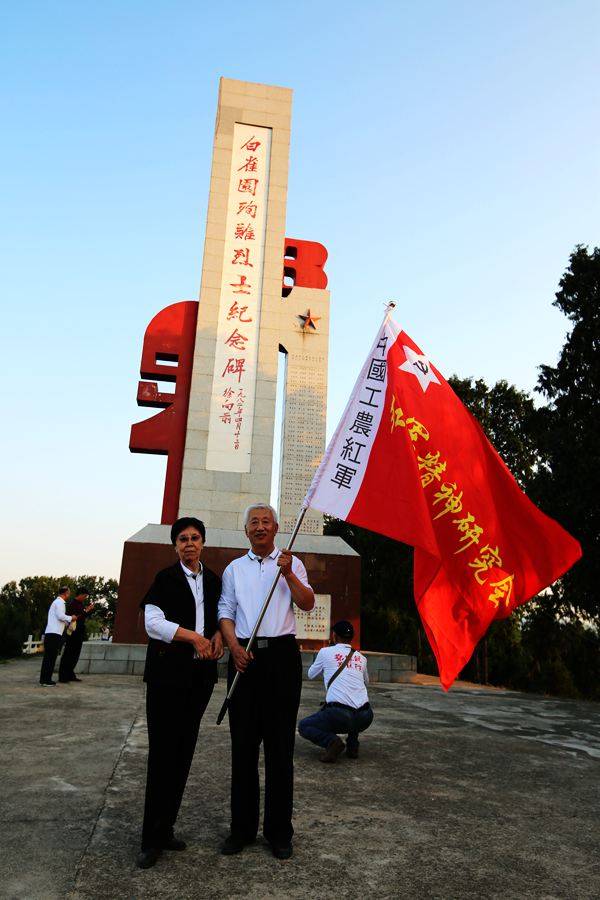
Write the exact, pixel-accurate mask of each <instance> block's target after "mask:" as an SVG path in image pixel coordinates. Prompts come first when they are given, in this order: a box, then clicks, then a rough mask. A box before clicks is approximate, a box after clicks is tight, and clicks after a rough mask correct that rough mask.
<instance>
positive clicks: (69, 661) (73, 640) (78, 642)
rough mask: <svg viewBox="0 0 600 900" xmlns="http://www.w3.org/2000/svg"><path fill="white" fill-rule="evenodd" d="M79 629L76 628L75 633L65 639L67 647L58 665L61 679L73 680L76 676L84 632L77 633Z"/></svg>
mask: <svg viewBox="0 0 600 900" xmlns="http://www.w3.org/2000/svg"><path fill="white" fill-rule="evenodd" d="M78 630H79V629H78V628H76V629H75V631H74V632H73V634H68V635H67V637H66V639H65V647H64V650H63V652H62V656H61V658H60V666H59V667H58V679H59V681H73V679H74V678H75V666H76V665H77V663H78V662H79V656H80V654H81V648H82V646H83V634H77V632H78Z"/></svg>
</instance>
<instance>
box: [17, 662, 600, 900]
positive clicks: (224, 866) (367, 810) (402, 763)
mask: <svg viewBox="0 0 600 900" xmlns="http://www.w3.org/2000/svg"><path fill="white" fill-rule="evenodd" d="M39 662H40V661H39V659H33V660H19V661H15V662H10V663H8V664H5V665H1V666H0V734H1V743H2V769H1V774H0V832H1V847H2V854H1V860H0V897H7V898H14V900H17V898H18V900H37V898H40V900H42V898H43V900H53V898H64V897H69V898H82V900H83V898H111V900H113V898H128V900H137V898H150V897H153V898H162V897H164V898H178V900H181V898H244V900H253V898H282V897H290V898H305V897H306V898H308V897H310V898H321V897H323V898H325V897H348V898H350V897H352V898H355V897H360V896H363V897H364V896H366V897H377V898H392V897H394V898H395V897H411V898H438V897H439V898H479V897H486V898H495V897H498V898H499V897H504V898H505V897H519V898H520V897H525V898H544V900H549V898H567V897H568V898H587V897H590V898H591V897H597V896H599V895H600V866H599V861H598V843H599V838H600V827H599V825H598V811H599V809H598V800H599V795H600V780H599V778H598V775H599V771H600V707H599V706H598V705H597V704H591V703H578V702H573V701H560V700H550V699H544V698H541V697H536V696H530V695H524V694H518V693H514V692H508V691H498V690H486V689H481V688H472V687H471V688H469V687H466V686H462V687H460V688H459V689H456V690H453V691H451V692H450V693H449V694H444V693H443V692H442V691H441V690H440V688H439V686H437V685H436V684H431V683H428V684H425V685H412V684H411V685H389V684H388V685H383V684H380V685H376V686H374V687H373V688H372V690H371V699H372V703H373V706H374V709H375V721H374V723H373V726H372V728H371V729H370V730H369V731H368V732H367V733H366V735H365V737H364V739H363V742H362V747H361V758H360V759H359V760H358V761H356V762H354V761H350V760H346V759H345V758H342V760H340V761H339V762H338V763H337V764H336V765H334V766H325V765H323V764H322V763H320V762H319V761H318V752H319V751H318V749H317V748H315V747H313V746H312V745H310V744H307V743H306V742H304V741H303V740H302V739H300V738H298V742H297V750H296V797H295V807H296V815H295V827H296V838H295V842H294V847H295V853H294V857H293V858H292V859H291V860H289V861H287V862H278V861H277V860H275V859H273V857H272V856H271V855H270V853H269V852H268V848H267V847H266V845H265V844H264V843H263V842H262V841H259V842H257V844H256V845H255V846H253V847H251V848H249V849H248V850H247V851H246V852H245V853H243V854H241V855H239V856H235V857H228V858H225V857H222V856H220V855H219V854H218V847H219V843H220V841H221V839H222V837H223V836H224V835H225V834H226V832H227V826H228V788H229V734H228V729H227V726H226V724H223V725H222V726H220V727H217V726H216V725H215V718H216V715H217V712H218V709H219V706H220V703H221V702H222V698H223V685H222V684H221V685H219V686H218V688H217V690H216V692H215V695H214V696H213V699H212V701H211V704H210V706H209V708H208V711H207V713H206V716H205V718H204V721H203V724H202V727H201V732H200V739H199V742H198V749H197V752H196V757H195V760H194V764H193V767H192V772H191V775H190V781H189V782H188V789H187V792H186V795H185V798H184V803H183V806H182V811H181V815H180V820H179V825H178V834H180V835H181V836H182V837H184V838H185V839H186V840H187V841H188V843H189V847H188V850H187V851H185V852H184V853H178V854H175V853H171V854H164V855H163V856H162V857H161V859H160V860H159V862H158V864H157V866H156V867H155V868H154V869H150V870H147V871H140V870H137V869H136V868H135V855H136V852H137V850H138V843H139V826H140V822H141V812H142V804H143V785H144V777H145V754H146V733H145V720H144V693H143V691H144V688H143V685H142V683H141V680H140V679H139V678H137V677H135V676H119V675H90V676H87V677H86V678H85V681H84V682H83V683H82V684H74V685H65V686H62V685H60V686H57V687H55V688H45V689H44V688H40V687H38V686H37V684H36V681H37V677H38V668H39ZM320 698H321V688H320V686H318V685H314V684H304V685H303V702H302V708H301V714H306V713H307V712H308V711H312V710H314V709H315V708H316V706H317V704H318V701H319V699H320Z"/></svg>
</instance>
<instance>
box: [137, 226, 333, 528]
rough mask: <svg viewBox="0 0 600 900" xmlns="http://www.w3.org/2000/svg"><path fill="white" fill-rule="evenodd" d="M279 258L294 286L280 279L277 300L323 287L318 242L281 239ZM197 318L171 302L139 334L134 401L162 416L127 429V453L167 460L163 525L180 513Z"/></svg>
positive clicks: (194, 307) (189, 306)
mask: <svg viewBox="0 0 600 900" xmlns="http://www.w3.org/2000/svg"><path fill="white" fill-rule="evenodd" d="M284 254H285V255H284V259H283V261H282V262H283V271H284V278H285V277H287V278H289V279H290V280H292V281H293V285H292V286H289V285H287V286H286V284H285V281H283V282H282V292H281V293H282V296H284V297H285V296H289V294H290V293H291V291H292V290H293V287H307V288H319V289H324V288H326V287H327V275H326V274H325V271H324V268H323V267H324V265H325V262H326V260H327V250H326V249H325V247H324V246H323V244H319V243H317V242H316V241H301V240H298V239H297V238H286V239H285V246H284ZM197 318H198V301H197V300H183V301H181V302H180V303H173V304H172V305H171V306H167V307H165V309H163V310H161V312H159V313H157V315H156V316H154V318H153V319H152V321H151V322H150V324H149V325H148V327H147V329H146V333H145V335H144V345H143V348H142V363H141V366H140V375H141V377H142V378H143V379H145V380H144V381H140V383H139V384H138V393H137V402H138V406H150V407H155V408H158V409H161V410H162V412H159V413H157V415H155V416H152V417H151V418H150V419H145V420H144V421H143V422H137V423H136V424H135V425H133V426H132V428H131V438H130V440H129V449H130V450H131V452H132V453H158V454H161V455H166V456H167V472H166V475H165V489H164V494H163V505H162V515H161V519H160V521H161V524H163V525H171V524H172V523H173V522H174V521H175V519H176V518H177V512H178V510H179V494H180V491H181V473H182V469H183V453H184V450H185V435H186V429H187V415H188V408H189V402H190V386H191V383H192V366H193V361H194V344H195V340H196V322H197ZM154 378H156V379H157V380H159V381H170V382H175V391H174V392H173V393H163V392H160V391H159V390H158V385H157V383H156V381H152V380H151V379H154Z"/></svg>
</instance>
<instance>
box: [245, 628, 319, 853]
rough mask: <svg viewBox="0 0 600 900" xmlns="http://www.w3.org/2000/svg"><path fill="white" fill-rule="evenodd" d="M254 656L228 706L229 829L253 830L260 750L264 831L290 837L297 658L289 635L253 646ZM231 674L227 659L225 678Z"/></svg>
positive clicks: (278, 839) (251, 833)
mask: <svg viewBox="0 0 600 900" xmlns="http://www.w3.org/2000/svg"><path fill="white" fill-rule="evenodd" d="M252 652H253V654H254V660H253V661H252V662H251V663H250V665H249V666H248V668H247V669H246V671H245V672H244V674H243V675H241V676H240V678H239V680H238V684H237V687H236V689H235V693H234V695H233V697H232V698H231V703H230V706H229V728H230V731H231V832H232V834H234V835H236V836H238V837H240V838H242V839H244V840H251V839H252V838H254V837H255V835H256V833H257V831H258V823H259V812H260V788H259V780H258V757H259V749H260V744H261V742H262V743H263V748H264V756H265V803H264V820H263V834H264V836H265V838H266V839H267V840H268V841H270V842H271V843H273V844H280V845H282V844H287V843H289V841H291V839H292V835H293V833H294V829H293V827H292V807H293V800H294V740H295V736H296V719H297V716H298V707H299V705H300V692H301V689H302V661H301V658H300V651H299V650H298V645H297V643H296V639H295V637H294V636H293V635H286V636H285V637H279V638H269V639H268V646H267V647H264V648H261V647H256V646H255V647H253V649H252ZM234 676H235V668H234V666H233V662H232V659H231V658H230V660H229V671H228V683H229V684H231V682H232V680H233V678H234Z"/></svg>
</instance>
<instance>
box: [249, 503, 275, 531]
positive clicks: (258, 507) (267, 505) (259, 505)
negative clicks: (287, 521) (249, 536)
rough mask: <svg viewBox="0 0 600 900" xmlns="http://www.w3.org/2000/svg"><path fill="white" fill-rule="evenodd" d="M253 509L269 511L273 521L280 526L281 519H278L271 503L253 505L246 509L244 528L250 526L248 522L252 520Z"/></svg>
mask: <svg viewBox="0 0 600 900" xmlns="http://www.w3.org/2000/svg"><path fill="white" fill-rule="evenodd" d="M253 509H268V510H270V512H271V515H272V516H273V521H274V522H275V524H276V525H279V519H278V518H277V511H276V510H274V509H273V507H272V506H271V505H270V504H269V503H252V504H251V505H250V506H248V507H246V511H245V513H244V528H246V527H247V525H248V520H249V519H250V513H251V512H252V510H253Z"/></svg>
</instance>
